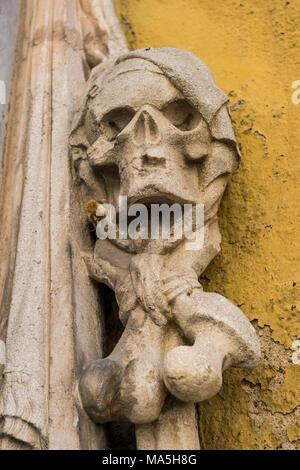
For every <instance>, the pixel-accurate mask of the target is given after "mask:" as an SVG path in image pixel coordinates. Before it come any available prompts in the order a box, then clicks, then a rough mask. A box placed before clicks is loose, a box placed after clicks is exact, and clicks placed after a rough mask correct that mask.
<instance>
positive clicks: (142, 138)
mask: <svg viewBox="0 0 300 470" xmlns="http://www.w3.org/2000/svg"><path fill="white" fill-rule="evenodd" d="M159 137H160V133H159V129H158V126H157V124H156V122H155V121H154V119H153V117H152V116H151V114H149V113H148V112H147V111H142V112H141V113H140V115H139V117H138V120H137V122H136V123H135V126H134V132H133V139H134V142H135V143H136V144H138V145H140V144H145V143H146V144H155V143H157V142H158V140H159Z"/></svg>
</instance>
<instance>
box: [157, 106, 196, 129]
mask: <svg viewBox="0 0 300 470" xmlns="http://www.w3.org/2000/svg"><path fill="white" fill-rule="evenodd" d="M162 112H163V114H164V116H165V117H166V118H167V119H168V120H169V121H170V122H171V123H172V124H173V126H175V127H177V129H179V130H181V131H183V132H186V131H191V130H193V129H195V128H196V127H197V126H198V124H199V123H200V121H201V120H202V117H201V114H200V113H199V112H198V111H197V110H196V109H195V108H193V107H192V106H191V105H190V104H189V103H188V102H187V101H185V100H176V101H173V102H172V103H169V104H168V105H167V106H166V107H165V108H164V109H163V110H162Z"/></svg>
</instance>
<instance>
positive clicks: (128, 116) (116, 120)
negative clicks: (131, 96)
mask: <svg viewBox="0 0 300 470" xmlns="http://www.w3.org/2000/svg"><path fill="white" fill-rule="evenodd" d="M134 114H135V113H134V111H133V109H131V108H118V109H113V110H112V111H109V112H108V113H107V114H105V115H104V116H103V118H102V119H101V121H100V125H99V127H100V133H101V134H102V135H103V136H104V137H105V138H106V139H107V140H109V141H111V140H114V139H115V138H116V137H117V135H118V134H120V132H122V130H123V129H125V127H126V126H127V125H128V124H129V123H130V121H131V120H132V118H133V117H134Z"/></svg>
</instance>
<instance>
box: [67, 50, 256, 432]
mask: <svg viewBox="0 0 300 470" xmlns="http://www.w3.org/2000/svg"><path fill="white" fill-rule="evenodd" d="M70 145H71V150H72V159H73V164H74V168H75V172H76V175H77V180H78V182H79V184H80V188H81V194H82V205H83V204H84V203H86V202H87V201H89V200H90V199H93V200H95V201H97V203H99V204H100V203H102V204H103V203H111V204H114V206H115V207H116V208H117V211H118V210H119V207H118V201H119V196H127V198H128V205H129V206H130V205H132V204H134V203H144V204H146V205H149V204H152V203H169V204H170V203H175V202H176V203H179V204H181V205H183V204H187V203H189V204H200V203H201V204H203V205H204V210H205V226H204V246H203V247H202V248H201V249H200V250H198V251H187V250H186V249H185V245H184V240H179V241H176V243H174V242H170V241H169V240H162V239H159V240H151V239H150V240H142V239H137V240H131V239H120V238H116V239H115V240H99V239H98V240H96V241H95V243H94V245H93V246H92V247H91V248H90V250H86V251H85V252H84V253H83V255H84V257H85V261H86V265H87V268H88V272H89V275H90V276H91V277H92V278H93V279H94V280H96V281H97V282H99V283H104V284H106V285H108V286H109V287H110V288H112V289H113V290H114V292H115V295H116V299H117V302H118V306H119V316H120V319H121V321H122V323H123V325H124V327H125V329H124V332H123V334H122V336H121V338H120V340H119V342H118V344H117V345H116V347H115V349H114V350H113V352H112V353H111V354H110V355H109V356H108V357H106V358H104V359H98V360H96V361H94V362H93V363H92V364H90V365H89V366H88V367H87V369H86V370H85V371H84V373H83V375H82V377H81V380H80V384H79V390H80V395H81V399H82V404H83V406H84V408H85V410H86V412H87V413H88V414H89V415H90V416H91V418H92V419H93V420H94V421H96V422H100V423H104V422H108V421H114V420H117V421H122V420H123V421H131V422H132V423H135V424H145V423H151V422H153V421H155V420H157V418H158V416H159V414H160V412H161V409H162V407H163V405H164V402H165V399H166V397H167V395H168V394H171V395H173V396H174V397H176V398H177V399H179V400H182V401H184V402H193V403H197V402H201V401H202V400H205V399H207V398H210V397H211V396H213V395H214V394H216V393H217V392H218V391H219V389H220V387H221V384H222V372H223V371H224V370H225V369H226V368H228V367H230V366H235V367H237V366H238V367H247V368H252V367H254V366H255V365H256V363H257V361H258V358H259V344H258V341H257V339H256V336H255V332H254V329H253V327H252V326H251V324H250V323H249V321H248V320H247V319H246V317H245V316H244V315H243V313H242V312H241V311H240V310H239V309H238V308H237V307H235V306H234V305H232V304H231V303H230V302H229V301H228V300H227V299H225V298H224V297H222V296H220V295H218V294H214V293H205V292H203V290H202V287H201V285H200V283H199V282H198V278H199V276H200V275H201V273H202V272H203V271H204V269H205V268H206V266H207V265H208V264H209V263H210V261H211V260H212V259H213V258H214V256H215V255H216V254H217V253H218V251H219V249H220V234H219V230H218V222H217V211H218V208H219V204H220V200H221V198H222V195H223V192H224V190H225V187H226V184H227V182H228V179H229V177H230V175H231V173H232V172H233V171H234V170H235V169H236V168H237V167H238V162H239V152H238V148H237V145H236V141H235V137H234V133H233V130H232V126H231V120H230V115H229V107H228V98H227V96H226V95H225V94H224V93H223V92H222V91H221V90H219V89H218V88H217V86H216V84H215V82H214V80H213V78H212V75H211V74H210V72H209V70H208V69H207V67H206V66H205V65H204V64H203V63H202V62H201V61H200V60H199V59H198V58H196V57H195V56H194V55H193V54H191V53H188V52H184V51H180V50H177V49H171V48H162V49H152V48H150V49H145V50H140V51H134V52H130V53H128V54H126V55H124V56H121V57H120V58H118V59H115V60H112V61H110V62H106V63H104V64H102V65H100V66H98V67H96V68H95V69H94V70H93V72H92V74H91V77H90V79H89V81H88V83H87V86H86V90H85V93H84V99H83V103H82V106H81V108H80V110H79V112H78V114H77V115H76V117H75V120H74V123H73V128H72V132H71V136H70Z"/></svg>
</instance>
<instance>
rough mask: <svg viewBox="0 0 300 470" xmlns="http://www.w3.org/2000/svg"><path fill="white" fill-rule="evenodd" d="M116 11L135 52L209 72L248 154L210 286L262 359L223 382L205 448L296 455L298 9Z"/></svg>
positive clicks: (121, 7)
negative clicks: (252, 334)
mask: <svg viewBox="0 0 300 470" xmlns="http://www.w3.org/2000/svg"><path fill="white" fill-rule="evenodd" d="M115 4H116V8H117V11H118V14H119V17H120V20H121V23H122V25H123V28H124V31H125V33H126V36H127V38H128V41H129V43H130V46H131V48H132V49H137V48H142V47H146V46H152V47H162V46H172V47H178V48H181V49H185V50H189V51H192V52H193V53H194V54H196V55H197V56H198V57H200V58H201V60H202V61H203V62H204V63H206V65H208V67H209V68H210V69H211V71H212V72H213V74H214V77H215V79H216V82H217V84H218V85H219V87H220V88H221V89H223V90H224V91H225V92H226V93H227V94H229V96H230V101H231V109H232V117H233V121H234V126H235V130H236V136H237V139H238V142H239V145H240V148H241V151H242V154H243V160H242V164H241V166H240V169H239V171H238V172H237V173H236V174H235V175H234V177H233V179H232V181H231V183H230V185H229V187H228V190H227V192H226V195H225V197H224V200H223V203H222V206H221V211H220V226H221V232H222V236H223V244H222V252H221V254H220V255H219V256H218V257H217V258H216V259H215V260H214V262H213V263H212V264H211V266H210V267H209V268H208V269H207V271H206V273H205V276H204V277H203V279H202V282H203V285H204V288H205V289H206V290H209V291H215V292H219V293H220V294H223V295H225V296H226V297H227V298H229V299H230V300H231V301H233V302H234V303H235V304H236V305H239V306H240V307H241V308H242V310H243V311H244V312H245V314H246V315H247V316H248V318H249V319H250V320H251V321H252V323H253V324H254V326H255V327H256V329H257V332H258V334H259V337H260V339H261V343H262V347H263V354H262V361H261V365H260V366H259V367H258V368H257V369H256V370H255V371H254V372H252V373H250V372H246V371H240V370H238V369H236V370H234V369H232V370H229V371H227V372H226V373H225V380H224V386H223V388H222V391H221V392H220V393H219V394H218V395H217V396H216V397H215V398H214V399H212V400H210V401H209V402H206V403H204V404H203V405H202V406H201V409H200V410H201V411H200V416H201V418H200V425H201V440H202V442H201V445H202V448H204V449H275V448H283V449H289V448H290V449H296V448H298V449H300V365H297V364H296V362H297V354H296V352H295V351H294V349H295V345H296V344H297V343H295V340H297V338H300V319H299V292H300V278H299V265H300V215H299V214H300V210H299V208H300V189H299V186H300V184H299V183H300V181H299V179H300V178H299V174H300V142H299V140H300V139H299V134H300V132H299V127H300V104H299V105H295V104H293V103H292V100H291V95H292V92H293V90H292V88H291V84H292V82H294V81H295V80H300V54H299V50H300V49H299V48H300V35H299V33H297V29H298V31H299V28H298V26H299V21H300V2H299V0H290V1H289V2H288V1H283V0H272V1H268V0H265V1H262V0H239V1H234V0H115ZM293 345H294V346H293ZM299 358H300V353H299ZM299 364H300V361H299Z"/></svg>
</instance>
